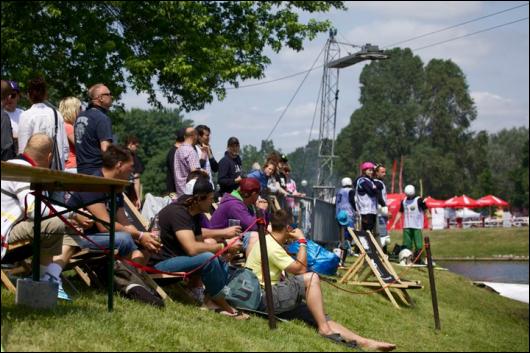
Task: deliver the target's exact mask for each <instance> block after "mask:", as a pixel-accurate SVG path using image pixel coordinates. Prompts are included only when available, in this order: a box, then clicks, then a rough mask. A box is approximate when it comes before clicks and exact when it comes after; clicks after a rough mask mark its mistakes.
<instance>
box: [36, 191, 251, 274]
mask: <svg viewBox="0 0 530 353" xmlns="http://www.w3.org/2000/svg"><path fill="white" fill-rule="evenodd" d="M33 193H34V192H33ZM43 203H44V204H45V205H47V206H48V207H49V208H50V210H51V211H52V212H53V213H52V214H54V215H56V216H57V217H59V219H60V220H61V221H62V222H63V223H64V224H66V225H67V226H69V227H70V228H72V229H73V230H74V231H75V232H76V233H77V235H79V236H81V237H83V238H84V239H86V240H87V241H89V242H90V243H92V244H93V245H95V246H96V247H97V248H98V249H99V250H101V251H103V252H104V253H105V254H108V253H109V252H110V250H108V249H106V248H104V247H102V246H100V245H99V244H97V243H96V242H94V241H93V240H92V239H90V238H88V237H87V236H86V235H85V234H84V233H82V232H81V231H79V230H78V229H77V228H76V227H75V226H74V225H73V224H72V223H70V222H69V221H68V220H67V219H66V218H65V217H64V216H63V215H60V214H58V212H57V211H56V210H55V208H54V207H53V206H52V204H51V203H50V202H49V200H47V199H43ZM260 219H261V218H258V219H256V220H255V221H254V222H253V223H252V224H251V225H250V226H248V228H247V229H246V230H245V231H243V232H241V234H240V235H239V236H238V237H236V238H234V239H233V240H232V241H231V242H230V244H228V245H227V246H226V247H224V248H223V249H220V250H219V251H217V252H216V253H215V254H214V255H213V256H212V257H211V258H209V259H208V260H207V261H205V262H204V263H203V264H201V265H199V266H198V267H197V268H195V269H193V270H191V271H188V272H166V271H160V270H157V269H156V268H154V267H150V266H145V265H142V264H139V263H138V262H135V261H132V260H129V259H126V258H124V257H122V256H119V255H115V258H116V259H118V260H121V261H124V262H126V263H128V264H129V265H131V266H133V267H136V268H137V269H140V270H142V271H145V272H147V273H153V274H164V275H170V276H175V277H182V278H188V277H189V276H190V275H191V274H193V273H195V272H197V271H199V270H200V269H202V268H203V267H204V266H206V265H208V264H209V263H210V262H212V261H213V260H215V259H216V258H218V257H219V256H221V255H222V254H224V253H225V252H226V251H227V250H228V249H229V248H230V247H232V246H234V244H235V243H236V242H237V241H238V240H240V238H242V237H243V235H244V234H245V233H246V232H248V231H249V229H250V228H252V227H253V226H254V224H256V223H257V222H258V220H260Z"/></svg>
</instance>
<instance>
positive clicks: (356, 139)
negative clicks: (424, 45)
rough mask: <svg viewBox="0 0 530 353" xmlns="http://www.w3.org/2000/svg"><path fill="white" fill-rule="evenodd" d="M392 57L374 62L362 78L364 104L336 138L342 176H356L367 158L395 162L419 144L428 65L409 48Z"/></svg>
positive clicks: (366, 68)
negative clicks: (425, 72) (425, 74)
mask: <svg viewBox="0 0 530 353" xmlns="http://www.w3.org/2000/svg"><path fill="white" fill-rule="evenodd" d="M387 54H388V55H389V56H390V59H389V60H385V61H377V62H372V63H371V64H369V65H367V66H365V67H364V69H363V71H362V73H361V76H360V83H361V96H360V99H359V100H360V103H361V108H360V109H357V110H356V111H355V112H354V113H353V114H352V116H351V118H350V123H349V124H348V125H347V126H346V127H345V128H344V129H343V130H342V131H341V132H340V133H339V135H338V137H337V147H336V153H337V155H338V156H339V158H338V161H337V172H338V174H339V177H343V176H347V175H351V174H353V175H356V174H357V170H358V166H359V164H360V163H361V162H362V161H364V160H371V161H377V162H382V163H383V162H385V163H386V162H390V161H392V160H394V159H399V158H400V157H401V156H402V155H408V154H410V153H411V151H412V149H413V148H414V145H415V141H416V140H417V138H416V136H417V135H418V129H419V126H418V125H417V118H418V116H419V114H420V112H421V105H420V101H419V97H421V93H422V88H423V83H424V71H423V63H422V61H421V59H420V58H419V57H418V56H414V55H413V53H412V51H411V50H410V49H404V50H403V49H394V50H391V51H387Z"/></svg>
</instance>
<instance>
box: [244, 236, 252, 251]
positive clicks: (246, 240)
mask: <svg viewBox="0 0 530 353" xmlns="http://www.w3.org/2000/svg"><path fill="white" fill-rule="evenodd" d="M250 234H252V232H245V234H243V251H247V248H248V242H249V241H250Z"/></svg>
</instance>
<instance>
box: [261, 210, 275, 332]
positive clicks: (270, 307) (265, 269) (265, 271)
mask: <svg viewBox="0 0 530 353" xmlns="http://www.w3.org/2000/svg"><path fill="white" fill-rule="evenodd" d="M257 215H258V217H259V218H261V219H263V211H262V210H258V211H257ZM258 234H259V248H260V252H261V273H262V276H263V282H264V283H265V300H266V301H267V313H268V314H269V315H268V316H269V328H270V329H271V330H274V329H275V328H276V317H275V316H274V302H273V300H272V285H271V274H270V270H269V255H268V253H267V243H266V240H265V228H264V225H263V223H261V222H258Z"/></svg>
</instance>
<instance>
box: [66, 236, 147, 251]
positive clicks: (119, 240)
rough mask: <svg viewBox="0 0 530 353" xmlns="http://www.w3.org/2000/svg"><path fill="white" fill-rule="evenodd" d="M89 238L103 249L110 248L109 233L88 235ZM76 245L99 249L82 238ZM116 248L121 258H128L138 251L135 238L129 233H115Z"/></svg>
mask: <svg viewBox="0 0 530 353" xmlns="http://www.w3.org/2000/svg"><path fill="white" fill-rule="evenodd" d="M87 237H88V238H90V239H91V240H92V241H93V242H94V243H96V244H98V245H99V246H101V247H102V248H106V249H108V248H109V242H110V237H109V233H96V234H91V235H88V236H87ZM76 243H77V245H78V246H79V247H81V248H89V249H99V248H98V247H97V246H95V245H94V244H93V243H91V242H89V241H88V240H86V239H84V238H81V237H76ZM114 248H115V249H118V255H120V256H127V255H130V254H131V253H132V252H133V251H134V250H138V247H137V246H136V243H135V242H134V240H133V238H132V237H131V235H130V234H129V233H126V232H116V233H114Z"/></svg>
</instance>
